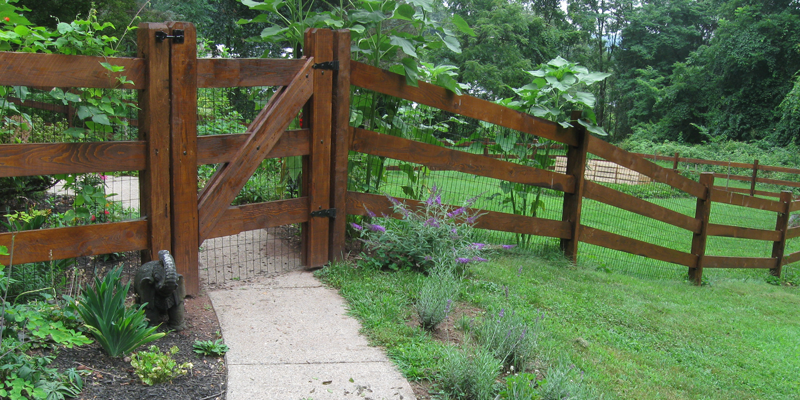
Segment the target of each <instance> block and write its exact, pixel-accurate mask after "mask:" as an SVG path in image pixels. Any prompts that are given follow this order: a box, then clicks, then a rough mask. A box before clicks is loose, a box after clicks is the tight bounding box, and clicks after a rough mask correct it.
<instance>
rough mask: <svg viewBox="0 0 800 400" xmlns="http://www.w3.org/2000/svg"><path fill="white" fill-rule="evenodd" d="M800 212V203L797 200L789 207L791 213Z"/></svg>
mask: <svg viewBox="0 0 800 400" xmlns="http://www.w3.org/2000/svg"><path fill="white" fill-rule="evenodd" d="M797 210H800V201H798V200H796V201H793V202H792V204H791V205H790V206H789V212H795V211H797Z"/></svg>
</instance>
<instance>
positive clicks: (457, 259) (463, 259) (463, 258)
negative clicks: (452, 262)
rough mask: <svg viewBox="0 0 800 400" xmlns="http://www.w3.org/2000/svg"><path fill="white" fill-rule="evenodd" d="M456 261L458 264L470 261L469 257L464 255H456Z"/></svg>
mask: <svg viewBox="0 0 800 400" xmlns="http://www.w3.org/2000/svg"><path fill="white" fill-rule="evenodd" d="M456 261H457V262H458V263H459V264H466V263H468V262H470V261H471V260H470V259H469V258H466V257H458V258H456Z"/></svg>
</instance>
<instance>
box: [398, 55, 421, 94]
mask: <svg viewBox="0 0 800 400" xmlns="http://www.w3.org/2000/svg"><path fill="white" fill-rule="evenodd" d="M400 62H401V63H402V64H403V72H404V75H405V76H406V84H407V85H409V86H413V87H417V86H418V84H417V80H419V69H417V68H418V67H417V60H415V59H413V58H411V57H405V58H403V59H402V60H401V61H400Z"/></svg>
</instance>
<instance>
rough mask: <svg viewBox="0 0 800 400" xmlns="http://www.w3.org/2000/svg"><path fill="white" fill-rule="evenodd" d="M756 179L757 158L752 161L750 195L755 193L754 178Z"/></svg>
mask: <svg viewBox="0 0 800 400" xmlns="http://www.w3.org/2000/svg"><path fill="white" fill-rule="evenodd" d="M757 179H758V160H755V161H753V180H752V181H751V182H750V196H755V195H756V180H757Z"/></svg>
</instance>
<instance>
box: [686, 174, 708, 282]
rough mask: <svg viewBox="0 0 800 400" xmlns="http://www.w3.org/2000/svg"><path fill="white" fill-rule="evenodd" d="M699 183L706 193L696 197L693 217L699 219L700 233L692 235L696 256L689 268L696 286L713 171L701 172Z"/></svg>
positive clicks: (701, 262)
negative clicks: (703, 196) (693, 264)
mask: <svg viewBox="0 0 800 400" xmlns="http://www.w3.org/2000/svg"><path fill="white" fill-rule="evenodd" d="M700 183H701V184H703V185H704V186H705V187H706V195H705V198H704V199H701V198H698V199H697V208H696V209H695V213H694V218H695V219H697V220H699V221H700V233H695V234H694V237H692V254H694V255H696V256H697V264H696V265H695V266H694V268H689V279H690V280H691V281H693V282H694V283H695V284H696V285H698V286H699V285H700V284H701V283H702V282H703V258H704V257H705V255H706V241H707V240H708V219H709V216H710V215H711V191H712V190H713V187H714V173H713V172H703V173H701V174H700Z"/></svg>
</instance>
